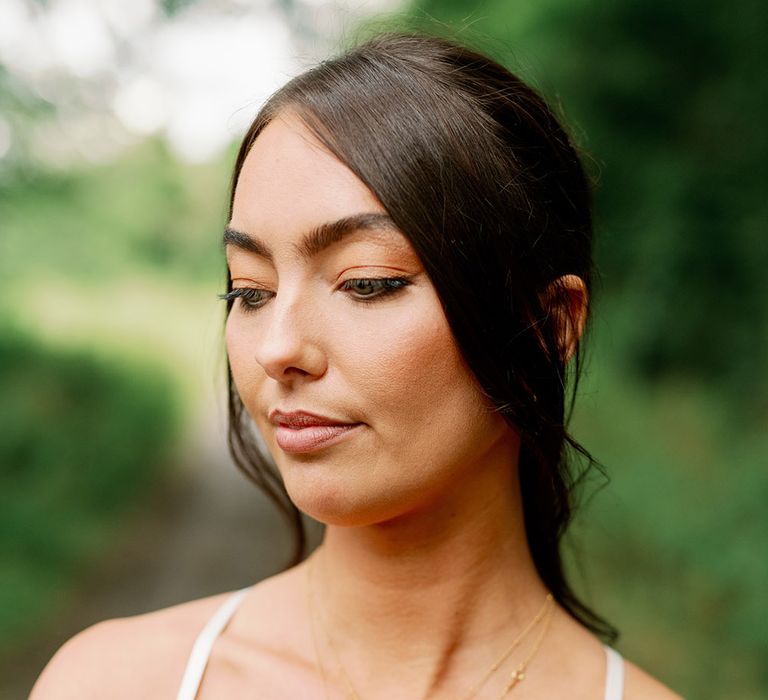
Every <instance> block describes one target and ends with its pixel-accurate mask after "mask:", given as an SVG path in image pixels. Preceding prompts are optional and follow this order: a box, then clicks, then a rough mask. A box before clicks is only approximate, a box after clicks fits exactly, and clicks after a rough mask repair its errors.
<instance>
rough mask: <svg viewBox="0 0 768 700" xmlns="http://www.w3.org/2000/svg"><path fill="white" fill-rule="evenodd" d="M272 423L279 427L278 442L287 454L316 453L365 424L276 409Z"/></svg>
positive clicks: (272, 412)
mask: <svg viewBox="0 0 768 700" xmlns="http://www.w3.org/2000/svg"><path fill="white" fill-rule="evenodd" d="M269 421H270V423H272V424H273V425H275V426H277V430H275V439H276V441H277V444H278V446H279V447H280V449H282V450H283V451H285V452H312V451H315V450H318V449H321V448H323V447H329V446H330V445H331V444H335V443H337V442H339V441H340V440H342V439H344V438H345V437H346V436H347V435H348V434H349V433H352V432H354V430H355V428H357V427H358V426H360V425H362V423H350V422H346V421H341V420H337V419H335V418H330V417H328V416H323V415H319V414H317V413H310V412H309V411H291V412H290V413H289V412H285V411H280V410H278V409H275V410H273V411H271V412H270V414H269Z"/></svg>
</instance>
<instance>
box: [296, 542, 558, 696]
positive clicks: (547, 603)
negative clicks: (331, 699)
mask: <svg viewBox="0 0 768 700" xmlns="http://www.w3.org/2000/svg"><path fill="white" fill-rule="evenodd" d="M315 558H316V557H311V558H310V560H309V565H308V566H307V608H308V610H309V617H310V625H311V628H312V643H313V644H314V647H315V656H316V658H317V665H318V668H319V669H320V674H321V676H322V678H323V688H324V691H325V697H326V698H327V697H328V683H327V678H326V675H325V668H324V666H323V663H322V659H321V658H320V649H319V645H318V643H317V631H316V629H315V612H314V594H313V587H312V586H313V579H314V576H313V567H314V560H315ZM554 608H555V604H554V598H553V597H552V594H551V593H547V596H546V598H545V600H544V605H543V606H542V607H541V609H540V610H539V612H538V613H536V616H535V617H534V618H533V620H531V621H530V622H529V623H528V625H527V626H526V627H525V629H524V630H523V631H522V632H521V633H520V634H519V635H518V636H517V637H516V638H515V640H514V641H513V642H512V644H511V645H510V646H509V647H508V648H507V650H506V651H505V652H504V653H503V654H502V655H501V656H500V657H499V658H498V659H497V660H496V661H495V662H494V663H493V665H492V666H491V667H490V668H489V669H488V671H487V672H486V673H485V675H484V676H483V677H482V678H481V679H480V680H479V681H478V682H477V683H475V685H473V686H472V687H471V688H470V689H469V691H468V692H467V693H466V694H465V695H464V696H462V698H461V700H472V698H474V697H476V696H477V694H478V693H479V692H480V689H481V688H482V687H483V686H484V685H485V684H486V682H487V681H488V679H489V678H490V677H491V676H492V675H493V674H494V673H495V672H496V671H497V670H498V669H499V667H500V666H501V665H502V664H503V663H504V662H505V661H506V660H507V659H508V658H509V656H510V655H511V654H512V652H513V651H514V650H515V649H516V648H517V647H518V646H519V645H520V642H521V641H522V640H523V639H524V638H525V637H526V635H527V634H528V633H529V632H530V631H531V630H532V629H533V628H534V627H535V626H536V625H537V624H538V623H539V622H540V621H541V620H542V618H543V617H544V616H545V615H546V620H544V624H543V625H542V629H541V631H540V632H539V636H538V638H537V639H536V643H535V644H534V646H533V649H532V650H531V652H530V653H529V654H528V656H527V657H526V659H525V660H524V661H523V662H522V663H521V664H520V665H519V666H518V667H517V668H516V669H515V670H514V671H512V673H511V674H510V676H509V679H508V680H507V682H506V684H505V685H504V689H503V690H502V692H501V694H500V695H499V696H498V700H503V698H505V697H506V696H507V694H508V693H510V692H511V691H512V690H513V689H514V688H515V687H516V686H517V685H518V683H520V682H521V681H522V680H524V679H525V672H526V669H527V668H528V664H529V663H530V661H531V659H532V658H533V657H534V655H535V654H536V652H537V651H538V650H539V647H540V646H541V642H542V639H544V635H545V634H546V632H547V629H548V627H549V623H550V621H551V619H552V614H553V613H554ZM321 624H322V620H321ZM323 632H324V636H325V639H326V641H327V642H328V646H329V647H330V649H331V652H332V654H333V656H334V659H335V661H336V663H337V664H338V667H339V670H340V671H341V676H342V678H343V679H344V683H345V685H346V687H347V695H348V697H350V698H353V700H362V698H361V696H360V693H358V692H357V690H356V688H355V686H354V684H353V683H352V679H351V678H350V677H349V674H348V673H347V670H346V669H345V668H344V664H343V663H342V662H341V657H340V656H339V652H338V650H337V649H336V645H335V644H334V642H333V638H332V637H331V635H330V634H329V633H328V630H327V629H326V628H325V627H323Z"/></svg>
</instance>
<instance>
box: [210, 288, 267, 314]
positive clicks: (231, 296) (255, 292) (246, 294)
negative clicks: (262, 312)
mask: <svg viewBox="0 0 768 700" xmlns="http://www.w3.org/2000/svg"><path fill="white" fill-rule="evenodd" d="M270 294H272V292H270V291H267V290H266V289H259V288H258V287H236V288H235V289H233V290H232V291H231V292H227V293H226V294H219V299H223V300H224V301H227V302H234V300H235V299H240V304H239V305H240V308H241V309H242V310H243V311H244V312H245V313H249V312H251V311H255V310H256V309H258V308H259V307H261V306H262V305H263V304H264V302H265V301H266V300H267V298H268V297H269V295H270Z"/></svg>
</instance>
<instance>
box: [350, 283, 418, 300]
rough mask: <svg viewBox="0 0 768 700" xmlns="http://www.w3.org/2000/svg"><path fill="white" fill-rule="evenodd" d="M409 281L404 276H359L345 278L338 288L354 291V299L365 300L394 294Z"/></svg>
mask: <svg viewBox="0 0 768 700" xmlns="http://www.w3.org/2000/svg"><path fill="white" fill-rule="evenodd" d="M410 283H411V282H410V280H408V279H406V278H405V277H374V278H361V279H351V280H346V281H345V282H344V283H343V284H342V285H341V286H340V287H339V289H343V290H344V291H349V292H354V294H352V297H353V298H354V299H356V300H358V301H362V302H367V301H373V300H375V299H379V298H381V297H384V296H388V295H390V294H394V293H395V292H397V291H398V290H400V289H402V288H403V287H405V286H407V285H409V284H410Z"/></svg>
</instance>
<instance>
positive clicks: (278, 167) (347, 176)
mask: <svg viewBox="0 0 768 700" xmlns="http://www.w3.org/2000/svg"><path fill="white" fill-rule="evenodd" d="M358 211H370V212H373V211H380V212H385V209H384V207H383V206H382V205H381V203H380V202H379V201H378V199H377V198H376V196H375V195H374V194H373V193H372V192H371V191H370V190H369V189H368V187H367V186H366V185H365V184H364V183H363V182H362V181H361V180H360V179H359V178H358V177H357V176H356V175H355V174H354V173H353V172H352V171H351V170H350V169H349V168H348V167H347V166H346V165H345V164H344V163H342V162H341V161H339V160H338V159H337V158H336V157H335V156H334V155H332V154H331V153H330V152H329V151H328V150H327V149H326V148H325V147H324V146H323V145H322V144H321V143H320V142H319V141H318V140H317V138H316V137H315V136H314V135H313V134H312V133H311V132H310V131H309V130H308V129H307V127H305V126H304V125H303V123H302V122H301V121H300V119H299V118H298V117H296V116H295V115H293V114H292V113H286V114H281V115H278V116H277V117H275V118H274V119H273V120H272V121H271V122H270V123H269V124H268V125H267V126H266V127H265V128H264V129H263V131H262V132H261V133H260V134H259V136H258V137H257V138H256V140H255V142H254V144H253V146H252V147H251V149H250V151H249V153H248V155H247V157H246V159H245V162H244V163H243V168H242V170H241V171H240V175H239V177H238V181H237V186H236V188H235V197H234V201H233V207H232V221H231V225H232V227H233V228H236V229H239V230H241V231H270V232H272V231H287V232H297V231H306V230H309V229H311V228H312V227H313V226H314V225H315V224H316V223H317V222H318V221H319V220H323V221H331V220H336V219H339V218H341V217H344V216H347V215H349V214H350V213H355V212H358Z"/></svg>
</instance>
